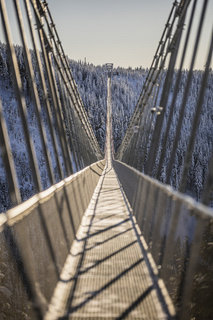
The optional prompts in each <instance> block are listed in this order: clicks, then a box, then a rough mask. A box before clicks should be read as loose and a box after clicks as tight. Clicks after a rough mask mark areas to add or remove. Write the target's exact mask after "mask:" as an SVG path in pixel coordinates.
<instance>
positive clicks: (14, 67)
mask: <svg viewBox="0 0 213 320" xmlns="http://www.w3.org/2000/svg"><path fill="white" fill-rule="evenodd" d="M0 4H1V10H0V11H1V16H2V21H3V29H4V35H5V39H6V42H7V45H8V53H9V60H10V66H11V71H12V74H13V83H14V88H15V94H16V97H17V102H18V107H19V111H20V115H21V121H22V125H23V131H24V137H25V140H26V146H27V151H28V155H29V158H30V164H31V166H32V176H33V183H34V188H35V192H40V191H41V190H42V184H41V179H40V172H39V169H38V163H37V158H36V153H35V149H34V145H33V142H32V139H31V136H30V130H29V126H28V122H27V108H26V102H25V99H24V97H23V87H22V82H21V77H20V72H19V68H18V62H17V57H16V54H15V49H14V46H13V44H12V37H11V32H10V27H9V21H8V17H7V11H6V6H5V0H0Z"/></svg>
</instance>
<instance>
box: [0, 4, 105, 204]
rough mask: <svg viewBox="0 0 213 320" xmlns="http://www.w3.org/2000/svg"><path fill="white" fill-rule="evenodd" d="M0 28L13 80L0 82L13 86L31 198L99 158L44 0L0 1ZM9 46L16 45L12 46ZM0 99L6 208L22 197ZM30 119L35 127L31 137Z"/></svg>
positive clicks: (99, 153)
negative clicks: (0, 28)
mask: <svg viewBox="0 0 213 320" xmlns="http://www.w3.org/2000/svg"><path fill="white" fill-rule="evenodd" d="M12 20H14V21H13V23H12V24H11V21H12ZM1 24H2V32H1V37H2V42H1V45H2V47H3V46H5V57H2V58H1V60H5V64H6V65H7V66H8V70H9V73H10V74H11V75H12V76H10V75H8V77H7V79H3V78H2V80H1V81H2V82H3V81H4V80H6V81H11V80H12V81H11V82H12V83H13V85H14V92H13V93H12V97H13V99H14V101H15V102H14V104H15V107H16V108H17V109H18V116H19V117H18V118H19V119H18V121H19V122H20V124H19V125H20V127H21V131H23V135H22V137H21V139H22V140H23V139H24V140H25V141H26V150H25V151H26V153H27V155H26V158H28V161H27V160H26V162H28V164H26V166H28V167H29V171H30V174H29V176H30V177H28V178H29V180H31V184H32V186H31V188H32V189H33V192H32V193H31V195H32V194H33V193H37V192H40V191H42V190H44V189H45V188H46V187H44V185H48V186H50V185H53V184H55V183H56V182H58V181H59V180H62V179H64V177H67V176H69V175H70V174H72V173H73V172H76V171H78V170H80V169H82V168H83V167H85V166H87V165H89V164H91V163H93V162H95V161H96V160H98V159H101V158H102V153H101V150H100V148H99V145H98V142H97V139H96V137H95V135H94V133H93V130H92V127H91V124H90V122H89V120H88V117H87V114H86V111H85V109H84V106H83V102H82V100H81V98H80V96H79V93H78V90H77V86H76V84H75V81H74V79H73V77H72V73H71V70H70V68H69V64H68V60H67V57H66V56H65V53H64V50H63V47H62V44H61V41H60V39H59V36H58V33H57V30H56V28H55V24H54V22H53V19H52V16H51V13H50V11H49V9H48V5H47V3H46V1H30V0H23V1H19V0H17V1H10V3H8V2H7V3H6V2H5V1H4V0H3V1H1ZM12 36H13V38H14V40H13V39H12ZM14 42H16V43H18V46H17V45H16V46H14ZM23 70H24V71H23ZM2 87H3V86H2ZM1 94H2V95H3V96H2V97H1V98H0V99H1V100H2V101H1V135H2V137H3V138H2V139H1V141H2V143H1V146H2V148H1V150H2V153H3V157H2V161H3V163H4V170H6V176H7V178H5V179H8V181H9V189H10V190H9V196H10V198H11V199H10V200H9V206H10V207H11V206H14V205H15V204H18V203H20V201H21V200H20V199H21V198H22V200H25V199H26V196H24V195H23V194H22V193H21V194H20V191H19V192H18V190H17V189H18V187H17V186H19V189H22V184H23V183H22V182H20V174H18V173H17V170H19V168H18V167H17V159H16V158H17V151H14V148H13V145H14V143H15V142H16V141H15V135H16V134H15V133H14V134H13V139H12V140H13V141H12V143H11V142H10V140H11V137H10V133H9V134H8V133H7V128H8V123H7V122H8V117H9V113H10V112H11V110H8V109H12V108H13V107H12V106H9V107H8V106H7V101H6V102H5V100H6V99H5V98H4V97H5V92H4V91H3V90H2V93H1ZM8 94H10V92H9V93H8ZM29 100H30V102H29ZM29 104H30V107H29ZM31 105H32V106H31ZM29 109H30V110H29ZM32 118H33V120H34V121H35V127H36V132H35V133H34V134H33V133H32V131H33V130H35V127H34V128H32V127H33V124H32V121H31V120H30V119H32ZM16 121H17V119H15V122H16ZM30 121H31V123H30ZM5 123H6V125H5ZM15 130H17V129H16V128H14V129H13V131H15ZM36 135H37V137H36ZM38 137H39V138H38ZM37 139H39V142H37ZM38 144H39V145H40V146H38ZM11 145H12V147H11ZM23 153H24V152H23ZM20 157H22V155H20ZM13 158H15V159H13ZM41 162H42V163H41ZM41 168H46V172H47V177H46V178H43V177H42V175H41V170H42V169H41ZM44 180H46V181H48V184H47V183H46V182H45V181H44ZM5 208H8V204H7V205H5Z"/></svg>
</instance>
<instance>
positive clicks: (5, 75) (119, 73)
mask: <svg viewBox="0 0 213 320" xmlns="http://www.w3.org/2000/svg"><path fill="white" fill-rule="evenodd" d="M16 54H17V57H18V63H19V68H20V73H21V78H22V82H23V87H24V95H25V97H26V103H27V108H28V111H29V112H28V122H29V128H30V130H31V132H32V139H33V142H34V144H35V149H36V154H37V159H38V163H39V170H40V172H41V179H42V186H43V189H46V188H48V186H50V181H49V180H48V177H47V168H46V164H45V160H44V154H43V151H42V147H41V139H40V135H39V133H38V126H37V124H36V121H35V119H34V114H35V112H34V111H33V108H34V107H33V104H32V103H31V98H30V95H29V83H28V77H27V74H26V69H25V65H24V59H23V52H22V49H21V48H20V47H16ZM31 54H32V59H34V58H33V53H31ZM34 64H35V63H34ZM70 67H71V70H72V73H73V77H74V79H75V81H76V83H77V86H78V90H79V92H80V95H81V97H82V100H83V103H84V106H85V108H86V110H87V113H88V116H89V119H90V121H91V124H92V128H93V130H94V132H95V135H96V137H97V139H98V142H99V144H100V146H101V148H102V150H103V149H104V142H105V123H106V96H107V72H106V70H105V68H104V66H94V65H92V64H88V63H84V62H81V61H80V62H76V61H73V60H70ZM35 72H36V68H35ZM147 72H148V70H147V69H142V68H138V69H135V70H132V69H131V68H129V69H123V68H115V69H114V70H113V77H112V116H113V136H114V145H115V150H116V149H117V148H118V146H119V144H120V143H121V140H122V137H123V136H124V133H125V130H126V128H127V125H128V122H129V120H130V117H131V114H132V112H133V111H134V108H135V105H136V103H137V100H138V97H139V95H140V92H141V89H142V86H143V83H144V81H145V78H146V74H147ZM174 76H175V75H174ZM186 77H187V71H184V72H183V73H182V80H181V90H180V93H179V97H178V99H177V102H176V111H175V115H174V118H173V122H172V127H171V130H170V133H169V139H168V141H169V143H168V144H167V146H163V145H161V148H166V160H165V163H164V166H163V170H162V172H161V181H163V182H164V174H165V168H166V166H167V162H168V158H169V154H170V142H171V141H172V140H173V139H174V134H175V130H176V123H177V119H178V110H179V108H180V105H179V101H180V97H181V95H182V94H183V90H184V86H185V82H186ZM201 77H202V72H200V71H195V72H194V74H193V81H192V89H191V94H190V96H189V99H188V102H187V108H186V117H185V120H184V123H183V125H182V131H181V137H182V138H181V140H180V143H179V145H178V149H177V155H176V160H175V164H174V168H173V175H172V181H171V184H172V185H173V186H174V187H175V188H177V186H178V181H179V176H180V173H181V167H182V163H183V158H184V154H185V150H186V139H185V138H186V137H187V135H188V134H189V129H190V123H191V118H192V117H193V114H194V101H195V100H196V97H197V94H198V88H199V84H200V81H201ZM35 78H37V74H35ZM172 90H173V89H172ZM38 92H39V94H40V95H41V94H42V92H41V88H40V87H39V86H38ZM212 92H213V74H212V72H211V74H210V78H209V84H208V88H207V92H206V99H205V103H204V108H203V114H202V118H201V123H200V127H199V132H198V137H197V142H196V146H195V151H194V155H193V162H192V167H191V168H190V171H189V179H188V185H187V192H188V193H189V194H191V195H192V196H194V197H195V198H196V199H199V196H200V193H201V190H202V188H203V183H204V180H205V175H206V171H207V168H208V159H209V156H210V154H211V153H212V150H213V146H212V143H213V133H212V125H213V109H212V103H213V93H212ZM0 98H1V101H2V105H3V113H4V117H5V120H6V124H7V127H8V131H9V136H10V143H11V147H12V152H13V156H14V162H15V167H16V169H17V176H18V183H19V188H20V191H21V196H22V199H23V200H26V199H28V198H29V197H30V196H32V195H33V194H34V193H35V190H34V189H33V184H32V172H31V168H30V164H29V159H28V154H27V150H26V147H25V140H24V134H23V129H22V125H21V121H20V115H19V112H18V109H17V102H16V99H15V94H14V90H13V88H12V81H11V79H10V71H9V64H8V60H7V54H6V46H5V45H4V44H1V43H0ZM168 113H169V109H168V110H167V112H166V114H167V117H166V118H168ZM42 116H43V119H44V123H45V124H46V122H47V120H46V118H47V116H46V114H45V111H44V110H43V114H42ZM165 124H166V123H165ZM165 124H164V125H165ZM153 128H154V126H153ZM46 130H47V140H48V145H49V149H50V153H51V158H52V159H53V164H55V159H54V154H53V152H52V150H53V146H52V141H51V138H50V133H49V131H48V126H46ZM151 134H152V132H151V133H150V135H149V138H148V142H150V141H151ZM141 148H143V149H146V151H147V153H148V149H149V143H148V145H147V148H146V146H141ZM147 153H146V154H147ZM1 157H2V155H1V154H0V212H2V211H4V210H6V209H7V208H8V207H10V203H9V198H8V190H7V186H8V183H7V181H6V175H5V172H4V168H3V163H2V158H1ZM145 160H146V157H145ZM61 161H62V168H63V167H64V165H63V160H61ZM157 164H158V157H157V158H156V167H157ZM53 169H54V171H55V172H54V174H55V176H56V177H57V179H56V180H57V181H59V174H58V169H57V166H56V164H55V165H54V166H53ZM142 170H143V168H142Z"/></svg>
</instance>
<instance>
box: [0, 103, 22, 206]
mask: <svg viewBox="0 0 213 320" xmlns="http://www.w3.org/2000/svg"><path fill="white" fill-rule="evenodd" d="M0 151H1V154H2V159H3V163H4V167H5V171H6V175H7V182H8V186H9V196H10V201H11V203H12V206H14V205H17V204H19V203H21V194H20V190H19V188H18V179H17V175H16V170H15V164H14V159H13V154H12V150H11V146H10V138H9V135H8V131H7V126H6V123H5V120H4V117H3V108H2V102H1V99H0Z"/></svg>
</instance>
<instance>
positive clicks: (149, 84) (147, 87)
mask: <svg viewBox="0 0 213 320" xmlns="http://www.w3.org/2000/svg"><path fill="white" fill-rule="evenodd" d="M186 1H189V0H186ZM177 5H178V3H177V2H176V1H175V2H174V3H173V7H172V9H171V12H170V14H169V18H168V20H167V23H166V25H165V28H164V31H163V34H162V36H161V39H160V41H159V45H158V48H157V50H156V53H155V55H154V58H153V61H152V64H151V67H150V69H149V72H148V75H147V77H146V80H145V83H144V85H143V90H142V92H141V94H140V97H139V99H138V102H137V105H136V108H135V111H134V113H133V115H132V118H131V120H130V122H129V125H128V128H127V130H126V134H125V136H124V138H123V141H122V143H121V145H120V147H119V149H118V151H117V157H119V158H120V159H121V158H122V154H123V152H124V149H125V148H124V146H123V145H122V144H123V142H124V141H126V143H127V142H128V139H129V133H128V132H129V130H130V131H131V127H132V126H134V121H135V115H136V114H137V112H138V110H139V109H140V108H141V106H142V108H143V107H144V106H145V105H146V102H147V99H148V98H149V95H150V94H151V91H152V89H153V85H154V84H155V83H156V81H157V78H158V76H159V74H160V72H161V70H160V71H158V72H157V75H156V77H155V78H154V80H152V78H153V74H154V72H155V68H153V66H154V64H155V63H156V64H157V63H158V61H159V59H160V57H163V59H162V61H161V66H160V68H159V69H161V68H163V67H164V65H165V61H166V57H167V54H168V53H169V46H167V51H166V54H165V55H164V54H163V52H164V48H165V45H166V43H168V41H169V39H170V34H171V31H172V27H173V26H174V23H175V20H176V18H177V15H176V14H175V8H176V6H177ZM171 19H172V21H171V22H170V20H171ZM168 30H169V31H168ZM164 37H165V39H164ZM159 52H160V55H159Z"/></svg>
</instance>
